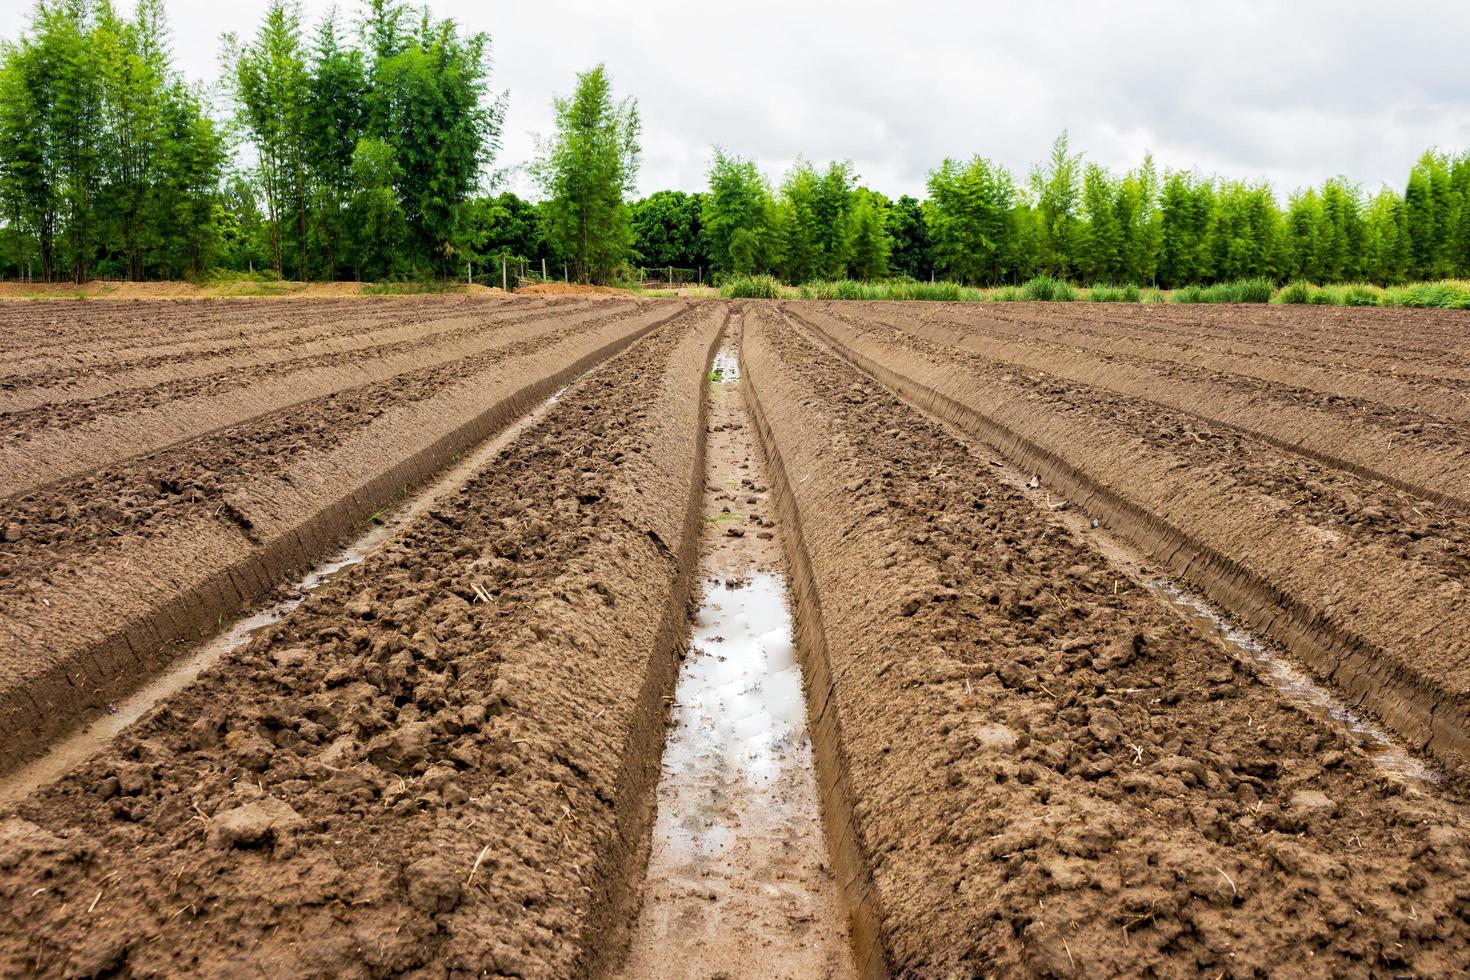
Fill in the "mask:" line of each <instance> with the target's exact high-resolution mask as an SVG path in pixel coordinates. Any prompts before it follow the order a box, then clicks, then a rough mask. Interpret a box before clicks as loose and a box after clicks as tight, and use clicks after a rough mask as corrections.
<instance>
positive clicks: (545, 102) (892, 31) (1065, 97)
mask: <svg viewBox="0 0 1470 980" xmlns="http://www.w3.org/2000/svg"><path fill="white" fill-rule="evenodd" d="M124 2H125V0H124ZM430 2H431V6H432V7H433V9H434V12H435V13H436V14H437V15H440V16H443V15H449V16H453V17H455V18H456V19H457V20H459V21H460V23H461V24H462V25H463V26H464V27H466V28H468V29H470V30H484V31H488V32H489V33H490V35H491V37H492V39H493V44H494V57H495V70H494V79H493V84H494V87H495V88H496V89H497V90H499V89H509V91H510V111H509V114H508V116H507V118H506V127H505V133H504V135H503V150H502V153H501V157H500V159H499V160H498V161H497V166H499V167H513V166H516V165H518V164H521V163H524V162H525V161H526V160H527V159H528V158H529V157H530V156H531V155H532V154H533V153H534V151H535V144H534V142H533V140H532V138H531V134H532V133H533V132H538V131H539V132H546V131H547V130H549V128H550V125H551V111H550V101H551V96H552V94H553V93H554V92H559V93H566V92H567V91H568V90H569V89H570V88H571V86H572V83H573V77H574V75H575V73H576V72H577V71H579V70H583V69H586V68H588V67H590V66H591V65H593V64H595V63H597V62H598V61H601V62H604V63H605V64H606V65H607V67H608V70H609V72H610V73H611V74H612V76H613V80H614V84H615V86H616V89H617V91H618V92H619V93H620V94H628V95H633V96H635V97H636V98H637V99H638V101H639V104H640V107H641V110H642V117H643V127H644V157H643V168H642V175H641V181H640V183H641V186H642V189H643V190H644V191H645V192H647V191H651V190H654V189H657V188H660V187H676V188H681V189H684V190H696V189H699V188H700V187H702V186H703V184H704V170H705V167H706V165H707V162H708V158H709V148H710V145H711V144H713V143H716V142H718V143H721V144H723V145H724V146H725V147H726V148H728V149H729V150H731V151H733V152H736V153H740V154H742V155H745V156H754V157H756V158H758V159H759V160H760V161H761V164H762V166H763V168H764V169H765V170H766V171H767V172H768V173H770V174H771V176H772V177H773V178H777V179H779V176H780V173H781V171H782V170H784V169H785V167H787V166H788V165H789V164H790V162H791V161H792V160H793V159H794V158H795V157H796V156H797V155H798V154H804V155H805V156H807V157H808V158H809V159H812V160H814V161H817V162H819V163H820V162H824V161H826V160H829V159H850V160H852V161H853V163H854V164H855V165H856V168H857V170H858V172H859V173H860V174H861V175H862V176H863V178H864V180H865V181H866V182H868V183H869V184H870V185H872V186H874V187H877V188H879V189H882V190H884V191H886V192H888V193H892V194H898V193H912V194H918V193H921V192H922V189H923V184H924V177H925V174H926V172H927V171H928V170H929V169H930V168H931V167H933V166H934V165H935V164H937V163H938V162H939V161H940V160H941V159H942V158H943V157H945V156H969V155H970V154H973V153H981V154H983V155H985V156H988V157H991V158H993V159H995V160H998V161H999V162H1001V163H1003V164H1005V165H1006V166H1008V167H1010V168H1011V169H1012V170H1013V171H1015V172H1016V173H1017V174H1018V175H1023V174H1024V173H1025V171H1026V170H1027V169H1028V167H1029V166H1030V165H1031V164H1032V163H1034V162H1036V161H1038V160H1040V159H1041V158H1042V157H1043V156H1044V155H1045V153H1046V151H1047V148H1048V146H1049V144H1050V142H1051V139H1052V137H1053V136H1055V135H1056V133H1057V132H1059V131H1060V130H1062V129H1064V128H1065V129H1067V130H1069V131H1070V133H1071V136H1072V145H1073V146H1074V148H1076V149H1080V150H1084V151H1086V152H1087V155H1088V158H1089V159H1091V160H1096V161H1098V162H1100V163H1102V164H1105V165H1107V166H1109V167H1113V168H1117V169H1121V168H1125V167H1129V166H1133V165H1136V164H1137V162H1138V161H1139V159H1140V158H1141V156H1142V154H1143V152H1144V151H1145V150H1146V149H1152V150H1153V152H1154V154H1155V157H1156V159H1157V161H1158V163H1159V164H1160V165H1161V166H1167V167H1191V166H1198V167H1199V168H1201V169H1202V170H1204V171H1206V172H1218V173H1220V174H1222V175H1225V176H1230V177H1241V178H1247V179H1259V178H1265V179H1269V180H1271V181H1272V182H1273V183H1274V184H1275V185H1276V187H1277V189H1278V191H1279V192H1281V193H1282V194H1283V195H1284V194H1285V193H1286V192H1287V191H1290V190H1291V189H1293V188H1295V187H1297V186H1299V185H1301V184H1304V183H1316V182H1319V181H1321V180H1322V179H1323V178H1325V177H1328V176H1331V175H1333V174H1337V173H1342V174H1345V175H1346V176H1348V177H1349V178H1350V179H1352V180H1355V181H1358V182H1360V183H1362V184H1363V185H1364V186H1365V187H1368V188H1369V189H1373V188H1376V187H1377V186H1378V184H1380V183H1381V182H1385V181H1386V182H1388V183H1390V184H1393V185H1394V186H1401V185H1402V183H1403V181H1404V178H1405V177H1406V175H1407V171H1408V168H1409V166H1410V164H1411V163H1412V162H1413V160H1414V159H1415V158H1416V157H1417V156H1418V155H1419V153H1421V152H1422V151H1423V150H1424V149H1425V148H1426V147H1428V146H1431V145H1436V144H1437V145H1440V146H1442V147H1445V148H1460V147H1470V86H1467V85H1466V84H1465V75H1464V69H1463V65H1464V58H1463V53H1462V50H1461V48H1462V46H1463V39H1464V38H1465V37H1470V4H1465V3H1463V2H1449V0H1404V2H1400V3H1396V4H1394V5H1393V6H1392V7H1391V8H1388V7H1385V6H1384V5H1382V4H1379V3H1369V2H1355V0H1297V2H1290V0H1280V2H1273V0H1233V2H1214V3H1209V4H1203V3H1192V4H1182V3H1177V2H1173V3H1170V2H1163V0H1121V2H1112V3H1107V4H1101V3H1096V2H1083V0H1035V2H1033V3H1031V4H985V3H961V2H944V3H911V4H907V5H894V4H892V3H891V2H885V3H876V2H868V0H851V2H848V3H844V4H841V5H838V4H831V3H820V4H819V3H815V2H810V0H779V2H778V0H750V2H746V3H742V4H740V5H738V6H737V5H734V4H728V3H724V4H715V3H687V2H673V0H645V2H641V3H639V4H636V5H627V6H623V5H614V4H608V3H605V2H603V3H595V2H591V0H570V2H555V0H543V2H540V3H530V2H525V0H521V2H517V3H504V2H491V3H484V2H476V3H470V2H456V0H430ZM339 5H340V6H341V7H342V9H343V10H344V11H346V12H348V13H349V14H350V13H354V12H355V10H356V5H355V4H354V3H353V2H352V0H342V2H341V3H340V4H339ZM30 6H31V4H30V2H29V0H0V24H12V25H16V26H15V27H14V28H12V29H11V30H9V31H5V32H4V33H8V34H10V35H12V36H13V35H14V33H16V31H17V30H18V28H19V25H20V24H22V23H23V22H24V20H23V18H24V15H25V14H26V13H27V12H28V10H29V9H30ZM264 6H265V2H264V0H235V2H233V3H229V4H219V3H213V2H209V3H204V2H197V0H189V2H185V0H171V2H170V5H169V13H170V20H171V23H172V25H173V28H174V35H175V43H174V50H175V53H176V56H177V60H178V63H179V65H180V66H181V67H182V69H183V70H184V71H185V73H186V74H187V75H189V76H190V77H191V78H193V79H207V78H212V77H213V76H214V75H215V73H216V71H217V69H216V56H217V51H218V47H219V45H218V36H219V34H220V32H222V31H225V30H234V31H238V32H240V33H242V34H248V33H249V32H251V31H252V30H253V29H254V25H255V23H256V21H257V19H258V18H259V16H260V12H261V10H262V9H263V8H264ZM329 6H330V4H329V3H328V2H326V0H307V2H306V3H305V8H306V10H307V13H308V17H309V18H314V17H316V16H318V15H320V14H321V13H322V12H323V11H325V10H326V9H327V8H328V7H329ZM513 186H515V187H516V189H518V190H523V191H524V190H527V189H529V188H528V187H527V183H526V181H525V179H524V178H523V177H522V178H520V179H518V180H516V181H515V184H514V185H513Z"/></svg>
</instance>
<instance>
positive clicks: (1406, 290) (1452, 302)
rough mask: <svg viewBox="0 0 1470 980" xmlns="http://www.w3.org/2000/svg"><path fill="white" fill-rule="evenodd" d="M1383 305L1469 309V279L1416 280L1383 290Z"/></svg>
mask: <svg viewBox="0 0 1470 980" xmlns="http://www.w3.org/2000/svg"><path fill="white" fill-rule="evenodd" d="M1382 303H1383V305H1384V306H1410V307H1417V308H1422V309H1437V310H1470V281H1467V280H1464V279H1443V280H1441V281H1439V282H1416V283H1413V284H1411V285H1408V286H1395V287H1392V288H1390V289H1386V290H1384V291H1383V299H1382Z"/></svg>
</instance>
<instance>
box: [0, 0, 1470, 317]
mask: <svg viewBox="0 0 1470 980" xmlns="http://www.w3.org/2000/svg"><path fill="white" fill-rule="evenodd" d="M223 51H224V54H223V58H222V65H221V78H220V79H219V81H218V82H217V83H216V84H215V85H213V86H210V87H204V86H197V85H195V86H191V85H189V84H187V83H186V82H185V81H184V79H183V78H182V76H181V75H180V74H179V73H178V71H177V70H176V69H175V68H174V67H173V65H172V62H171V57H170V51H169V39H168V32H167V26H166V21H165V11H164V6H163V0H139V2H138V4H137V6H136V10H135V12H134V13H133V15H131V16H123V15H122V14H120V13H119V11H118V10H117V9H116V8H115V7H114V5H113V2H112V0H38V2H37V4H36V7H35V11H34V14H33V16H32V20H31V23H30V25H29V27H28V28H27V29H26V30H25V31H24V32H23V33H22V34H21V36H20V37H19V39H17V40H15V41H12V42H6V43H5V44H3V45H0V275H6V276H12V277H14V276H30V277H32V278H40V279H45V280H48V281H49V280H53V279H74V280H77V281H81V280H85V279H87V278H89V277H93V276H108V277H120V278H122V277H125V278H132V279H144V278H176V277H183V276H190V277H198V276H203V275H207V274H210V273H213V272H219V271H224V272H229V273H246V272H251V271H254V272H262V273H268V274H271V275H276V276H282V277H294V278H299V279H353V278H356V279H369V280H372V279H386V278H398V277H407V276H415V275H419V276H423V275H437V276H440V277H447V276H458V275H460V274H462V273H463V271H464V269H465V267H466V265H473V264H482V263H485V262H487V261H490V262H493V261H495V260H497V259H499V258H502V257H510V258H530V259H534V258H543V259H547V260H549V261H550V263H551V265H552V267H555V268H560V267H562V266H563V264H565V268H566V269H567V270H568V272H569V273H570V274H574V275H575V276H576V278H578V279H580V280H591V281H599V282H602V281H608V280H610V279H614V278H617V277H619V276H623V275H626V274H627V272H628V270H629V269H630V268H631V267H633V266H637V265H643V266H647V267H653V268H664V267H670V266H672V267H676V268H679V269H695V268H702V269H707V270H710V271H711V272H713V273H715V274H749V273H769V274H772V275H775V276H778V277H780V278H781V279H783V280H785V281H787V282H791V283H806V282H814V281H821V280H832V279H844V278H850V279H857V280H874V279H882V278H885V277H910V278H915V279H930V278H938V279H945V280H952V281H955V282H960V283H966V284H973V285H993V284H1001V283H1017V282H1021V281H1025V280H1028V279H1030V278H1032V277H1035V276H1039V275H1048V276H1053V277H1056V278H1059V279H1070V280H1074V281H1078V282H1084V283H1136V284H1152V285H1157V286H1161V287H1164V288H1175V287H1179V286H1183V285H1187V284H1195V283H1206V284H1207V283H1211V282H1219V281H1229V280H1235V279H1239V278H1242V277H1266V278H1271V279H1275V280H1277V281H1286V280H1291V279H1299V280H1310V281H1313V282H1319V283H1334V282H1348V281H1368V282H1377V283H1383V284H1393V283H1400V282H1405V281H1411V280H1425V279H1439V278H1450V277H1470V154H1458V155H1454V154H1447V153H1443V152H1439V151H1435V150H1431V151H1429V152H1426V153H1425V154H1424V155H1423V156H1422V157H1421V158H1420V159H1419V160H1418V161H1417V162H1416V163H1415V164H1414V165H1413V167H1412V168H1411V170H1410V172H1409V175H1408V179H1407V181H1406V183H1405V185H1404V186H1403V189H1402V190H1399V189H1394V188H1388V187H1384V188H1382V189H1380V190H1378V191H1376V192H1373V193H1366V192H1364V191H1363V189H1362V188H1361V187H1359V186H1358V185H1356V184H1353V183H1351V182H1349V181H1348V180H1347V179H1345V178H1343V177H1334V178H1332V179H1330V180H1327V181H1325V182H1324V183H1323V184H1322V185H1321V186H1319V187H1311V188H1306V189H1303V190H1300V191H1298V192H1296V193H1294V194H1292V195H1291V196H1290V197H1289V198H1288V199H1287V200H1286V202H1285V203H1284V204H1283V203H1282V202H1280V201H1279V200H1278V199H1277V197H1276V195H1275V193H1274V192H1273V190H1272V188H1271V187H1270V185H1268V184H1266V183H1264V182H1247V181H1237V180H1229V179H1223V178H1218V177H1212V176H1205V175H1202V174H1199V173H1197V172H1194V171H1183V170H1165V171H1162V172H1160V170H1159V169H1158V168H1157V167H1156V166H1155V164H1154V162H1153V160H1152V158H1145V159H1144V160H1143V161H1142V163H1141V164H1140V165H1139V166H1138V167H1137V168H1135V169H1132V170H1129V171H1126V172H1124V173H1114V172H1112V171H1110V170H1108V169H1107V168H1105V167H1102V166H1100V165H1098V164H1096V163H1090V162H1088V161H1086V160H1085V158H1084V156H1083V155H1082V154H1080V153H1076V152H1073V150H1072V149H1071V147H1070V145H1069V143H1068V140H1067V137H1066V134H1063V135H1062V136H1060V137H1059V138H1058V139H1057V140H1056V142H1055V143H1054V145H1053V147H1052V151H1051V154H1050V156H1049V157H1048V158H1047V160H1046V161H1045V162H1043V163H1041V164H1039V165H1037V166H1036V167H1033V168H1032V169H1031V170H1030V172H1029V173H1028V174H1027V175H1026V176H1025V177H1024V178H1022V177H1018V176H1017V175H1015V174H1013V173H1011V172H1010V171H1009V170H1008V169H1007V168H1005V167H1004V166H1001V165H999V164H997V163H995V162H994V161H991V160H988V159H986V158H984V157H981V156H975V157H972V158H970V159H963V160H962V159H947V160H945V161H943V162H942V163H941V164H940V165H939V166H937V167H936V168H934V169H933V170H932V171H931V172H930V173H929V175H928V181H927V187H926V191H927V193H926V196H925V198H924V199H923V200H919V199H917V198H914V197H911V196H907V195H904V196H900V197H897V198H890V197H887V196H885V195H884V194H882V193H881V192H879V191H877V190H874V189H871V188H869V187H866V186H864V185H863V184H862V182H861V180H860V178H859V176H858V175H857V174H856V172H855V171H854V168H853V166H852V164H851V163H849V162H844V161H836V162H832V163H829V164H827V165H826V166H817V165H816V164H813V163H811V162H809V161H807V160H805V159H799V160H798V161H797V162H796V163H795V164H794V165H793V166H792V167H791V168H790V169H789V170H788V171H787V172H786V173H785V174H784V175H782V177H781V179H780V182H779V183H774V182H772V181H771V180H770V179H769V178H768V177H767V176H766V175H765V174H763V173H762V172H761V170H760V168H759V166H758V165H757V163H756V162H755V161H753V160H750V159H747V158H743V157H740V156H737V155H734V154H730V153H727V152H725V151H724V150H723V149H720V148H716V149H715V151H714V154H713V158H712V162H711V165H710V168H709V172H708V186H707V188H706V189H705V190H704V191H701V192H699V193H692V194H689V193H684V192H681V191H658V192H655V193H653V194H650V195H649V196H647V197H645V198H642V199H639V200H635V199H634V190H635V186H636V177H637V173H638V163H639V137H640V120H639V115H638V107H637V104H636V102H634V101H633V100H631V99H621V100H619V99H617V98H616V97H615V96H614V94H613V90H612V84H611V80H610V79H609V78H608V76H607V73H606V72H605V70H604V69H603V68H602V67H601V66H598V67H596V68H594V69H592V70H590V71H588V72H585V73H583V74H581V75H579V76H578V77H577V79H576V84H575V87H574V90H573V92H572V94H571V95H569V96H567V97H564V98H557V99H555V100H554V101H553V109H554V115H555V124H556V128H555V132H554V133H553V134H552V135H551V136H550V137H549V138H548V139H546V140H545V141H544V142H543V144H542V146H541V147H540V152H539V155H538V157H537V159H536V160H535V161H534V162H533V163H532V164H531V165H530V168H529V171H530V173H531V175H532V176H533V177H534V178H535V180H536V182H537V184H538V185H539V187H540V190H541V200H539V201H536V202H532V201H529V200H526V199H524V198H522V197H519V196H517V195H515V194H513V193H509V192H501V193H490V192H489V190H488V189H489V188H491V187H493V185H494V183H495V180H494V175H492V174H491V172H490V168H491V166H492V164H493V163H494V161H495V155H496V152H497V150H498V148H499V142H500V131H501V125H502V120H503V117H504V111H505V106H506V99H505V96H504V95H497V94H495V93H494V92H492V91H491V88H490V75H491V73H490V69H491V60H490V39H489V37H488V36H487V35H485V34H483V33H477V34H464V33H462V32H461V31H460V29H459V28H458V26H457V25H456V24H455V22H454V21H453V20H450V19H435V18H434V17H433V16H431V15H430V13H429V11H428V10H427V8H425V9H423V10H416V9H413V8H411V7H409V6H408V4H407V3H403V2H398V0H364V2H363V3H362V5H361V9H360V11H359V13H358V15H357V16H355V17H352V18H344V17H342V16H339V15H338V14H337V13H335V12H333V13H331V14H329V15H327V16H326V17H325V18H323V19H321V20H320V21H318V22H316V23H315V24H313V25H307V24H306V23H305V22H304V21H303V17H302V14H301V9H300V6H299V4H298V3H297V2H295V0H272V2H271V3H270V5H269V7H268V9H267V11H266V13H265V15H264V17H263V18H262V20H261V22H260V24H259V26H258V28H257V30H256V31H255V33H254V34H253V35H251V36H249V37H244V38H237V37H233V36H226V37H225V38H224V44H223Z"/></svg>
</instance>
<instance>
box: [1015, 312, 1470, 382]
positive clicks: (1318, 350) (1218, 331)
mask: <svg viewBox="0 0 1470 980" xmlns="http://www.w3.org/2000/svg"><path fill="white" fill-rule="evenodd" d="M987 312H988V315H989V316H991V317H993V318H995V319H996V320H999V321H1008V322H1013V323H1029V322H1034V321H1035V320H1036V319H1038V318H1044V319H1046V320H1048V321H1052V322H1057V323H1067V324H1071V325H1074V326H1077V327H1081V328H1083V329H1093V328H1100V329H1106V330H1108V331H1110V332H1111V331H1120V332H1122V333H1123V334H1125V335H1133V336H1142V337H1152V338H1155V339H1158V340H1162V341H1165V342H1168V343H1177V342H1178V341H1179V340H1180V338H1181V337H1188V338H1190V340H1189V343H1190V345H1191V346H1198V347H1201V348H1203V349H1218V350H1226V351H1232V350H1239V349H1241V347H1242V346H1244V347H1245V348H1246V349H1249V348H1250V347H1255V348H1257V349H1269V350H1270V351H1272V352H1274V353H1277V354H1281V355H1286V356H1290V357H1296V358H1300V359H1302V360H1304V361H1307V362H1309V363H1320V364H1339V363H1342V362H1344V361H1346V362H1348V363H1349V364H1352V365H1360V366H1371V367H1375V368H1377V369H1379V370H1381V371H1382V372H1383V373H1391V372H1392V371H1394V370H1395V369H1397V370H1399V371H1404V370H1413V371H1418V372H1423V373H1426V374H1429V375H1437V374H1442V375H1443V376H1445V377H1451V378H1458V379H1461V380H1464V379H1465V378H1467V377H1470V357H1467V355H1466V352H1465V350H1464V347H1463V345H1462V344H1461V343H1460V336H1461V328H1460V327H1458V326H1457V325H1456V324H1457V323H1460V322H1462V321H1463V319H1464V317H1463V314H1459V313H1455V312H1453V311H1448V312H1447V311H1444V310H1406V309H1392V310H1385V309H1367V310H1360V309H1352V308H1341V307H1338V308H1327V309H1322V308H1317V307H1301V306H1274V307H1263V306H1259V305H1251V304H1246V305H1235V306H1209V305H1179V306H1175V305H1143V306H1138V305H1113V304H1106V303H1103V304H1096V305H1091V304H1076V303H1039V304H1030V303H1028V304H1025V305H1024V306H1004V305H1002V306H1000V307H991V308H988V310H987Z"/></svg>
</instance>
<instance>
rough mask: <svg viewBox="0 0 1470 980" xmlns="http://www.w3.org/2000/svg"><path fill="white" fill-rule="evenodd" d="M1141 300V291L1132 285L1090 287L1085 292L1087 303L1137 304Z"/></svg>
mask: <svg viewBox="0 0 1470 980" xmlns="http://www.w3.org/2000/svg"><path fill="white" fill-rule="evenodd" d="M1142 300H1143V291H1142V290H1140V289H1139V288H1138V287H1137V286H1135V285H1133V284H1132V283H1129V284H1127V285H1124V286H1114V285H1111V284H1106V285H1102V286H1092V287H1090V288H1089V289H1088V290H1087V301H1088V302H1089V303H1139V302H1142Z"/></svg>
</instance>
